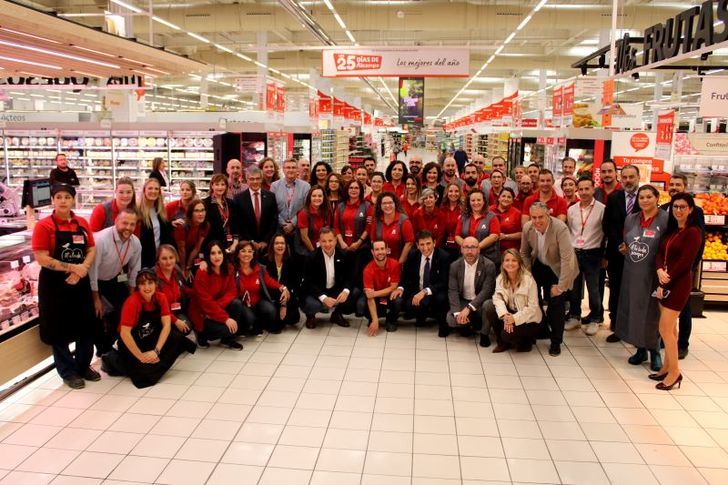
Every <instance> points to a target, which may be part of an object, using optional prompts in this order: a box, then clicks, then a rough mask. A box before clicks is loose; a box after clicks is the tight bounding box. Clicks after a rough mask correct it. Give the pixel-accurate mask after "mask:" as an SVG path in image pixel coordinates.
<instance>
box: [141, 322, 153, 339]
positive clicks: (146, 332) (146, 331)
mask: <svg viewBox="0 0 728 485" xmlns="http://www.w3.org/2000/svg"><path fill="white" fill-rule="evenodd" d="M152 332H153V329H152V322H146V323H144V324H143V325H142V326H141V328H139V336H140V337H141V338H147V337H149V336H150V335H151V334H152Z"/></svg>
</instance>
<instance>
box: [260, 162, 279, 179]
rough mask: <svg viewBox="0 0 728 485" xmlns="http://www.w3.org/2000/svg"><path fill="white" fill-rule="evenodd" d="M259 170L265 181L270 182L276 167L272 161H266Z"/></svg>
mask: <svg viewBox="0 0 728 485" xmlns="http://www.w3.org/2000/svg"><path fill="white" fill-rule="evenodd" d="M261 170H262V171H263V177H265V179H266V180H271V179H272V178H273V175H275V173H276V166H275V164H274V163H273V161H271V160H268V161H267V162H265V163H264V164H263V168H262V169H261Z"/></svg>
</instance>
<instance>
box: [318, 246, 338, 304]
mask: <svg viewBox="0 0 728 485" xmlns="http://www.w3.org/2000/svg"><path fill="white" fill-rule="evenodd" d="M321 254H323V256H324V266H325V267H326V289H327V290H330V289H331V288H333V287H334V284H335V283H336V280H335V278H334V277H335V273H334V256H336V252H335V251H334V252H333V253H332V254H331V256H329V255H328V254H326V251H321ZM325 299H326V294H323V295H320V296H319V300H320V301H324V300H325Z"/></svg>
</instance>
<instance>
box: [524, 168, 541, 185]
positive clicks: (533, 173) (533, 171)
mask: <svg viewBox="0 0 728 485" xmlns="http://www.w3.org/2000/svg"><path fill="white" fill-rule="evenodd" d="M540 171H541V167H539V166H538V164H536V163H532V164H531V165H529V166H528V167H526V173H527V174H528V176H529V177H531V185H533V186H534V187H538V173H539V172H540Z"/></svg>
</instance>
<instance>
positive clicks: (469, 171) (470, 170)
mask: <svg viewBox="0 0 728 485" xmlns="http://www.w3.org/2000/svg"><path fill="white" fill-rule="evenodd" d="M463 182H465V185H464V186H463V192H464V196H465V197H467V195H468V194H469V193H470V192H473V191H474V190H478V167H476V166H475V164H474V163H469V164H467V165H465V170H464V171H463Z"/></svg>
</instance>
